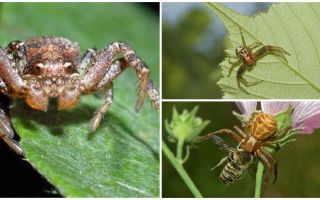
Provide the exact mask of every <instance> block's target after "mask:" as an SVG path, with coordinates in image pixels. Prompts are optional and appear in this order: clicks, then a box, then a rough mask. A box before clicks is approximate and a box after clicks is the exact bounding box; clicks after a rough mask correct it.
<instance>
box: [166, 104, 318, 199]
mask: <svg viewBox="0 0 320 200" xmlns="http://www.w3.org/2000/svg"><path fill="white" fill-rule="evenodd" d="M162 109H163V115H162V127H163V129H162V140H163V145H162V148H163V153H162V196H163V198H181V197H189V198H191V197H206V198H217V197H218V198H227V197H237V198H244V197H245V198H252V197H287V198H288V197H291V198H293V197H319V195H320V193H319V184H320V173H319V172H318V171H319V170H318V166H319V165H320V161H319V156H318V155H319V153H320V151H319V148H317V146H318V141H319V139H320V133H319V131H320V130H319V129H318V128H319V127H320V101H262V102H259V101H258V102H257V101H238V102H233V101H230V102H226V101H223V102H203V101H202V102H169V101H167V102H163V103H162Z"/></svg>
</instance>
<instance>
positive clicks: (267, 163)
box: [256, 149, 272, 193]
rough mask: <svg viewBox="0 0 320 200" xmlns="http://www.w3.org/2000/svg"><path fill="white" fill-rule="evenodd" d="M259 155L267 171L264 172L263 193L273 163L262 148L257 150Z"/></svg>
mask: <svg viewBox="0 0 320 200" xmlns="http://www.w3.org/2000/svg"><path fill="white" fill-rule="evenodd" d="M256 153H257V155H258V156H259V158H260V160H261V161H262V163H263V165H264V167H265V172H264V180H263V186H262V188H261V190H262V193H263V192H264V191H265V189H266V187H267V184H268V181H269V178H270V175H271V172H272V165H271V163H270V161H269V159H268V158H267V157H266V155H265V154H264V153H263V152H262V150H260V149H259V150H257V151H256Z"/></svg>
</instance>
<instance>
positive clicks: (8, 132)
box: [0, 108, 23, 155]
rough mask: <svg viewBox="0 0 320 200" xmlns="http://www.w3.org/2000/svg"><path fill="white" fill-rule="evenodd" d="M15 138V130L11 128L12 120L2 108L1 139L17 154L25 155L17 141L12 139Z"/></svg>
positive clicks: (0, 118) (0, 117) (0, 110)
mask: <svg viewBox="0 0 320 200" xmlns="http://www.w3.org/2000/svg"><path fill="white" fill-rule="evenodd" d="M13 136H14V131H13V128H12V127H11V123H10V119H9V118H8V117H7V115H6V113H5V112H4V111H3V110H2V109H1V108H0V138H1V139H2V140H3V141H4V142H5V143H6V144H7V145H8V146H9V147H10V148H11V149H12V150H14V151H15V152H16V153H18V154H19V155H23V149H22V148H21V147H20V145H19V143H18V142H17V141H14V140H13V139H12V138H13Z"/></svg>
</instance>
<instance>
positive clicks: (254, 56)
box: [228, 28, 290, 88]
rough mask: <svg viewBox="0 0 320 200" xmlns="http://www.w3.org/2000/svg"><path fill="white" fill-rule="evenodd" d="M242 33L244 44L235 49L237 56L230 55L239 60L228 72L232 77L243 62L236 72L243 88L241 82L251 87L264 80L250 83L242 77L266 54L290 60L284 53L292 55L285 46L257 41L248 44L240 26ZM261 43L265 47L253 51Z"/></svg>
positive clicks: (233, 63)
mask: <svg viewBox="0 0 320 200" xmlns="http://www.w3.org/2000/svg"><path fill="white" fill-rule="evenodd" d="M240 34H241V39H242V45H240V46H237V47H236V49H235V53H236V56H230V57H235V58H236V59H238V60H237V61H236V62H231V63H232V65H231V67H230V69H229V74H228V77H230V75H231V72H232V70H233V69H234V68H235V67H236V66H238V65H240V64H241V65H240V67H239V69H238V71H237V74H236V77H237V82H238V86H239V88H241V86H240V83H242V84H244V85H245V86H246V87H249V86H253V85H256V84H258V83H261V82H262V81H256V82H251V83H249V82H248V81H247V80H245V79H244V78H243V77H242V76H243V75H244V73H245V72H246V71H247V70H248V69H249V67H251V66H253V65H254V64H255V63H256V62H257V61H258V60H259V59H261V58H262V57H264V56H266V55H274V56H277V57H279V58H281V59H282V60H284V61H285V62H288V60H287V58H286V57H285V55H284V54H286V55H290V54H289V53H288V52H287V51H286V50H284V49H283V48H281V47H278V46H271V45H263V44H262V43H261V42H255V43H253V44H251V45H249V46H247V44H246V41H245V39H244V36H243V33H242V30H241V28H240ZM260 45H263V47H261V48H260V49H258V50H257V51H256V52H253V49H255V48H257V47H259V46H260Z"/></svg>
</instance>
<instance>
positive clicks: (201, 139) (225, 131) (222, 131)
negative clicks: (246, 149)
mask: <svg viewBox="0 0 320 200" xmlns="http://www.w3.org/2000/svg"><path fill="white" fill-rule="evenodd" d="M218 134H227V135H229V136H231V137H232V138H233V139H234V140H236V141H237V142H241V139H242V138H241V137H240V136H239V135H238V134H237V133H235V132H233V131H232V130H230V129H220V130H218V131H216V132H213V133H209V134H207V135H205V136H200V137H198V138H197V140H196V142H202V141H205V140H208V139H210V138H212V137H214V136H215V135H218Z"/></svg>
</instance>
